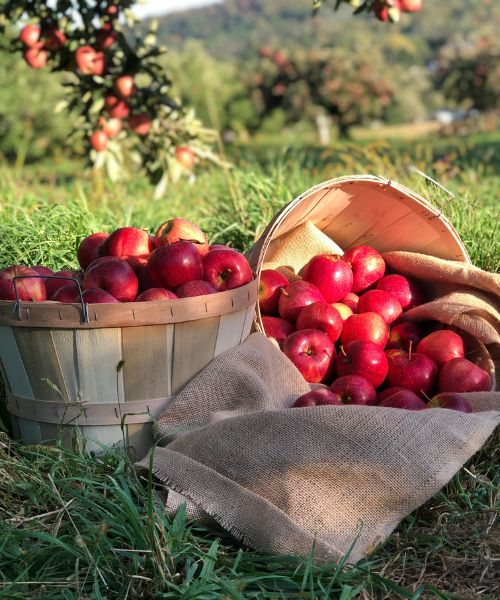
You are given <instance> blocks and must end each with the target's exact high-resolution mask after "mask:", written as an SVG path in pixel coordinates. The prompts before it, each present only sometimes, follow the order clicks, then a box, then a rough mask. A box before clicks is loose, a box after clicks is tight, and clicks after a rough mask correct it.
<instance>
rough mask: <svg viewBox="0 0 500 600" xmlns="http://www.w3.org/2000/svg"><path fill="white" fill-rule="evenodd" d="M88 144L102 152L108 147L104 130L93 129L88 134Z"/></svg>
mask: <svg viewBox="0 0 500 600" xmlns="http://www.w3.org/2000/svg"><path fill="white" fill-rule="evenodd" d="M89 139H90V145H91V146H92V148H93V149H94V150H95V151H96V152H103V151H104V150H106V148H107V147H108V141H109V140H108V136H107V135H106V134H105V133H104V131H100V130H97V131H94V132H93V133H92V134H91V135H90V138H89Z"/></svg>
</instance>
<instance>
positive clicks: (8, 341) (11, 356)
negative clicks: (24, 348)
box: [0, 325, 34, 398]
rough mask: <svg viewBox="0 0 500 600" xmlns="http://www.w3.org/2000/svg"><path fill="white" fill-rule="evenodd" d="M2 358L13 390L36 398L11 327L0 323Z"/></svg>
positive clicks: (20, 394) (9, 384) (0, 355)
mask: <svg viewBox="0 0 500 600" xmlns="http://www.w3.org/2000/svg"><path fill="white" fill-rule="evenodd" d="M0 360H1V361H2V366H3V370H4V371H5V375H6V378H7V382H8V386H9V389H10V390H11V392H13V393H14V394H18V395H19V396H25V397H26V398H34V396H33V390H32V388H31V383H30V380H29V377H28V374H27V373H26V369H25V368H24V364H23V361H22V359H21V355H20V353H19V350H18V347H17V342H16V338H15V337H14V333H13V331H12V328H11V327H6V326H1V325H0Z"/></svg>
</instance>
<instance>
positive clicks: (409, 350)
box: [408, 340, 413, 361]
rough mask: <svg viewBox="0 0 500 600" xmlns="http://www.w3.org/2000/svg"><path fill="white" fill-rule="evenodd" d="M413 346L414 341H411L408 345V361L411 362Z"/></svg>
mask: <svg viewBox="0 0 500 600" xmlns="http://www.w3.org/2000/svg"><path fill="white" fill-rule="evenodd" d="M412 346H413V340H410V343H409V344H408V360H409V361H411V347H412Z"/></svg>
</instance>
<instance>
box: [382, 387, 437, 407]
mask: <svg viewBox="0 0 500 600" xmlns="http://www.w3.org/2000/svg"><path fill="white" fill-rule="evenodd" d="M379 406H385V407H387V408H404V409H406V410H424V408H427V404H426V403H425V402H424V401H423V400H422V399H421V398H419V397H418V396H417V394H415V392H412V391H411V390H400V391H399V392H395V393H394V394H391V395H390V396H387V397H386V398H384V399H383V400H382V401H381V402H380V403H379Z"/></svg>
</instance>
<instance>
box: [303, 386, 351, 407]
mask: <svg viewBox="0 0 500 600" xmlns="http://www.w3.org/2000/svg"><path fill="white" fill-rule="evenodd" d="M340 404H341V402H340V401H339V399H338V398H337V396H336V394H333V393H332V392H331V391H330V390H329V389H328V388H326V387H320V388H317V389H315V390H311V391H310V392H307V393H305V394H302V396H299V397H298V398H297V400H296V401H295V402H294V404H292V408H304V407H307V406H327V405H333V406H339V405H340Z"/></svg>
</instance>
